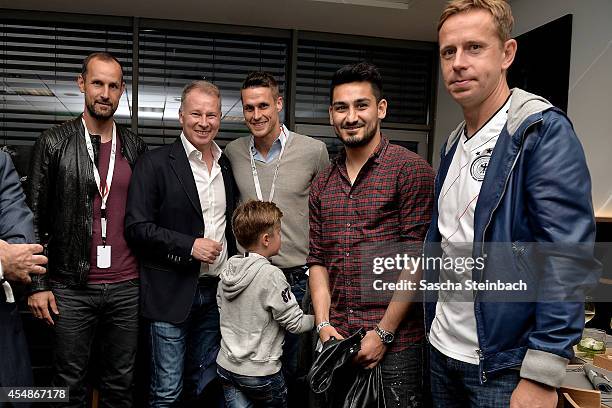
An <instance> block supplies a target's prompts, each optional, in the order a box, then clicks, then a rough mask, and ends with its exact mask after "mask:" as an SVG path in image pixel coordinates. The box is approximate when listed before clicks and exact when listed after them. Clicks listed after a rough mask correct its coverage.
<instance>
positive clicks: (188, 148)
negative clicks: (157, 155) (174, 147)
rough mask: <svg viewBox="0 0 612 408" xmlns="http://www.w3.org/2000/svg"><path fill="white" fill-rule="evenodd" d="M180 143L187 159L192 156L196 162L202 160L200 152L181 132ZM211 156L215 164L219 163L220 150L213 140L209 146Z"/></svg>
mask: <svg viewBox="0 0 612 408" xmlns="http://www.w3.org/2000/svg"><path fill="white" fill-rule="evenodd" d="M181 142H182V143H183V148H184V149H185V153H186V154H187V158H190V157H191V156H192V155H195V157H197V158H198V160H202V152H200V151H199V150H198V149H196V147H195V146H194V145H192V144H191V142H190V141H189V140H187V137H185V134H184V133H183V132H181ZM211 150H212V155H213V158H214V159H215V162H216V163H218V162H219V158H220V157H221V148H220V147H219V146H218V145H217V143H216V142H215V141H214V140H213V141H212V145H211Z"/></svg>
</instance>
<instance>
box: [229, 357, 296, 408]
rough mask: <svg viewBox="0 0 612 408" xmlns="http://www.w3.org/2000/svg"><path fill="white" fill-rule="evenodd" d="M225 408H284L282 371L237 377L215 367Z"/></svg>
mask: <svg viewBox="0 0 612 408" xmlns="http://www.w3.org/2000/svg"><path fill="white" fill-rule="evenodd" d="M217 372H218V373H219V377H220V378H221V384H222V385H223V393H224V394H225V404H226V407H227V408H253V407H258V408H264V407H265V408H286V407H287V386H286V385H285V379H284V378H283V373H282V371H279V372H278V373H276V374H272V375H266V376H261V377H252V376H247V375H238V374H234V373H232V372H230V371H227V370H225V369H224V368H223V367H221V366H217Z"/></svg>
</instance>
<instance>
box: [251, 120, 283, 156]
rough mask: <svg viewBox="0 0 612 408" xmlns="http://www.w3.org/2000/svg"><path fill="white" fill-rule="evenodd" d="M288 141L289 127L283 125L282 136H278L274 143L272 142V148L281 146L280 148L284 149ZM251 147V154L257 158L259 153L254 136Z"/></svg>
mask: <svg viewBox="0 0 612 408" xmlns="http://www.w3.org/2000/svg"><path fill="white" fill-rule="evenodd" d="M288 140H289V129H287V127H286V126H285V125H281V131H280V134H279V135H278V137H277V138H276V140H274V142H272V146H274V145H275V144H279V145H280V148H281V149H283V148H284V147H285V145H286V144H287V141H288ZM250 147H251V152H252V153H253V154H254V155H255V156H257V155H258V153H259V151H258V150H257V149H256V148H255V139H254V138H253V135H251V143H250Z"/></svg>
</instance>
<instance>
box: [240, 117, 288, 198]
mask: <svg viewBox="0 0 612 408" xmlns="http://www.w3.org/2000/svg"><path fill="white" fill-rule="evenodd" d="M281 132H283V135H284V136H285V144H283V146H282V147H281V151H280V153H279V154H278V159H277V162H276V169H274V177H273V178H272V186H271V187H270V197H269V198H268V201H270V202H271V201H272V198H274V188H275V186H276V178H277V177H278V169H279V167H280V163H281V158H282V157H283V152H284V151H285V146H286V145H287V142H288V140H287V134H286V133H285V126H284V125H283V126H281ZM251 143H252V145H253V146H255V141H254V140H253V136H251ZM249 153H250V156H251V170H252V171H253V183H255V192H256V193H257V199H258V200H259V201H263V195H262V194H261V186H260V185H259V176H258V175H257V167H256V166H255V159H254V158H253V156H254V154H253V151H252V150H251V149H250V148H249Z"/></svg>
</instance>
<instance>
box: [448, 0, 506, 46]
mask: <svg viewBox="0 0 612 408" xmlns="http://www.w3.org/2000/svg"><path fill="white" fill-rule="evenodd" d="M477 9H481V10H486V11H488V12H489V13H491V15H492V16H493V22H494V23H495V27H496V28H497V35H498V37H499V39H500V40H501V42H502V44H503V43H505V42H506V41H508V40H509V39H510V33H511V32H512V26H513V25H514V17H512V9H511V8H510V5H509V4H508V2H507V1H506V0H451V1H449V2H448V4H447V5H446V7H445V8H444V10H443V11H442V14H441V15H440V21H439V22H438V32H440V29H441V28H442V25H443V24H444V22H445V21H446V20H447V19H448V18H449V17H451V16H453V15H455V14H459V13H463V12H465V11H469V10H477Z"/></svg>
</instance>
